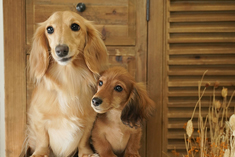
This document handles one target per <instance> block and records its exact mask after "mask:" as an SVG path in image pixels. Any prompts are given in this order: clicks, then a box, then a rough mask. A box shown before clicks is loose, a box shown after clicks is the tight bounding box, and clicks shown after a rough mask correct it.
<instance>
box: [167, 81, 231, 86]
mask: <svg viewBox="0 0 235 157" xmlns="http://www.w3.org/2000/svg"><path fill="white" fill-rule="evenodd" d="M206 83H208V82H202V84H203V85H205V84H206ZM209 83H210V82H209ZM233 85H235V80H233V81H231V82H229V81H220V86H233ZM168 87H198V81H186V80H181V81H172V82H171V81H169V82H168Z"/></svg>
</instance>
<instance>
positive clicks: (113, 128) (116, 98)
mask: <svg viewBox="0 0 235 157" xmlns="http://www.w3.org/2000/svg"><path fill="white" fill-rule="evenodd" d="M98 84H99V85H98V91H97V93H96V94H95V95H94V96H93V98H92V107H93V109H94V110H95V111H96V112H98V113H99V114H98V117H97V119H96V122H95V124H94V128H93V130H92V141H93V145H94V148H95V150H96V151H97V153H98V154H99V155H100V157H116V156H124V157H139V153H138V149H139V148H140V139H141V134H142V129H141V127H140V125H141V121H142V120H143V119H144V118H146V117H147V116H148V115H149V114H150V113H151V112H152V111H153V109H154V102H153V101H152V100H151V99H150V98H149V97H148V95H147V92H146V90H145V88H144V86H143V85H142V84H141V83H136V82H135V80H134V78H133V77H132V76H131V75H130V74H129V73H128V72H127V71H126V70H125V69H124V68H121V67H113V68H110V69H108V70H106V71H104V72H103V73H102V74H101V77H100V78H99V81H98Z"/></svg>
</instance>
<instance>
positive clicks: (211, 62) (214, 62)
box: [167, 58, 235, 65]
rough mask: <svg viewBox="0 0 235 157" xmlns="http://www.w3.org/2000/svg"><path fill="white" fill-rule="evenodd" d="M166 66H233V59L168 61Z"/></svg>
mask: <svg viewBox="0 0 235 157" xmlns="http://www.w3.org/2000/svg"><path fill="white" fill-rule="evenodd" d="M167 63H168V65H224V64H229V65H234V64H235V62H234V59H227V60H219V58H218V59H217V60H208V59H200V60H194V59H188V60H169V61H168V62H167Z"/></svg>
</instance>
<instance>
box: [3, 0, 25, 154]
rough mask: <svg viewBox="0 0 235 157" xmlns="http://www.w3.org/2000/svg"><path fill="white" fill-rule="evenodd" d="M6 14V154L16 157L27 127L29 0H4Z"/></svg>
mask: <svg viewBox="0 0 235 157" xmlns="http://www.w3.org/2000/svg"><path fill="white" fill-rule="evenodd" d="M13 8H14V11H13V10H12V9H13ZM3 13H4V48H5V49H4V61H5V121H6V156H7V157H16V156H19V155H20V152H21V149H22V145H23V142H24V139H25V137H24V135H25V126H26V73H25V72H26V54H25V51H24V46H25V1H24V0H19V1H14V0H3Z"/></svg>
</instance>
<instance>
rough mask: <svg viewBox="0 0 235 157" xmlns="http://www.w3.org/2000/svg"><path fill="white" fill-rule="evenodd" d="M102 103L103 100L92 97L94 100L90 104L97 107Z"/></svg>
mask: <svg viewBox="0 0 235 157" xmlns="http://www.w3.org/2000/svg"><path fill="white" fill-rule="evenodd" d="M102 102H103V100H102V99H100V98H98V97H94V98H93V99H92V104H93V105H94V106H99V105H100V104H102Z"/></svg>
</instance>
